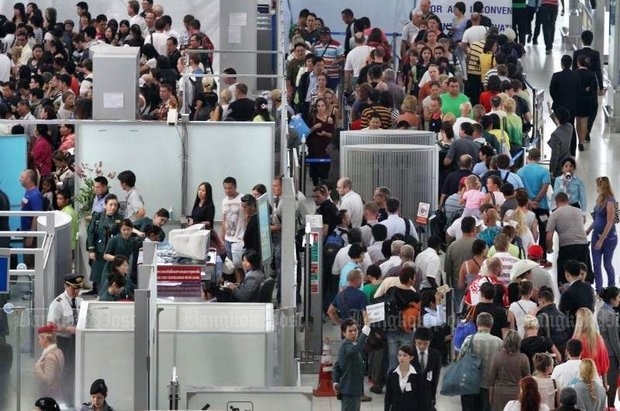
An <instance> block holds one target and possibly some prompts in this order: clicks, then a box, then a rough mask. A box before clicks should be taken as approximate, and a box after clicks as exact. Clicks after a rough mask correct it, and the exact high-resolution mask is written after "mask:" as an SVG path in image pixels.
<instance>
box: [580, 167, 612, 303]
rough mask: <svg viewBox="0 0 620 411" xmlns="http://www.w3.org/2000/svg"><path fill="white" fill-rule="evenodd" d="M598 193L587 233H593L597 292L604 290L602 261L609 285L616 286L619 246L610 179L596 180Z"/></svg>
mask: <svg viewBox="0 0 620 411" xmlns="http://www.w3.org/2000/svg"><path fill="white" fill-rule="evenodd" d="M596 191H597V192H598V197H597V198H596V204H595V205H594V212H593V213H592V219H593V221H592V224H590V227H588V230H587V233H588V234H589V233H590V232H592V241H591V242H590V247H591V249H592V268H593V270H594V283H595V285H596V291H597V292H600V291H601V288H603V273H602V271H601V259H602V260H603V265H604V266H605V272H606V273H607V285H608V286H610V285H616V271H615V270H614V266H613V264H612V261H611V260H612V258H613V256H614V251H615V250H616V246H617V245H618V235H617V233H616V226H615V224H614V220H615V213H616V198H615V197H614V192H613V191H612V189H611V184H610V183H609V177H598V178H597V179H596Z"/></svg>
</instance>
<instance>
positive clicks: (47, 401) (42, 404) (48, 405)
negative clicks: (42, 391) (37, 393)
mask: <svg viewBox="0 0 620 411" xmlns="http://www.w3.org/2000/svg"><path fill="white" fill-rule="evenodd" d="M34 406H35V407H38V408H39V409H40V410H41V411H59V410H60V407H59V406H58V403H57V402H56V400H55V399H53V398H51V397H43V398H39V399H38V400H36V401H35V403H34Z"/></svg>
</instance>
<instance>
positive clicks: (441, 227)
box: [429, 210, 449, 251]
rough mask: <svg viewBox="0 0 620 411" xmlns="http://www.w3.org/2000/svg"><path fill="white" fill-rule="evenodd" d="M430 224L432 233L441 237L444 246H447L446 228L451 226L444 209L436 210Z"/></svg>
mask: <svg viewBox="0 0 620 411" xmlns="http://www.w3.org/2000/svg"><path fill="white" fill-rule="evenodd" d="M429 224H430V231H431V235H432V236H433V235H434V236H436V237H439V238H441V242H442V246H443V247H445V245H446V229H447V228H448V227H449V226H448V220H447V218H446V213H445V212H444V211H443V210H437V211H435V213H434V214H433V215H432V216H431V218H430V219H429ZM443 247H442V248H443ZM444 251H445V250H444Z"/></svg>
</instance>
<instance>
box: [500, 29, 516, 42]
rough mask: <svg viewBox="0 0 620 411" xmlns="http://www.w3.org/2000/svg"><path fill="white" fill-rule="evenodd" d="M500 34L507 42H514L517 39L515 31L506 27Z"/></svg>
mask: <svg viewBox="0 0 620 411" xmlns="http://www.w3.org/2000/svg"><path fill="white" fill-rule="evenodd" d="M502 34H504V35H505V36H506V38H507V39H508V41H515V39H516V38H517V35H516V34H515V31H514V30H513V29H511V28H510V27H508V28H507V29H506V30H504V32H503V33H502Z"/></svg>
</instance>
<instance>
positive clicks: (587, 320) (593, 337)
mask: <svg viewBox="0 0 620 411" xmlns="http://www.w3.org/2000/svg"><path fill="white" fill-rule="evenodd" d="M573 338H574V339H576V340H579V341H581V345H582V346H583V349H582V351H581V359H582V360H585V359H586V358H591V359H592V361H594V364H596V371H597V372H598V375H600V376H601V378H602V379H603V386H604V387H606V386H607V371H609V355H608V354H607V347H606V346H605V340H603V337H601V335H600V333H599V331H598V328H597V326H596V321H595V320H594V315H593V314H592V311H590V310H589V309H587V308H580V309H578V310H577V315H576V319H575V331H574V333H573Z"/></svg>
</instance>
